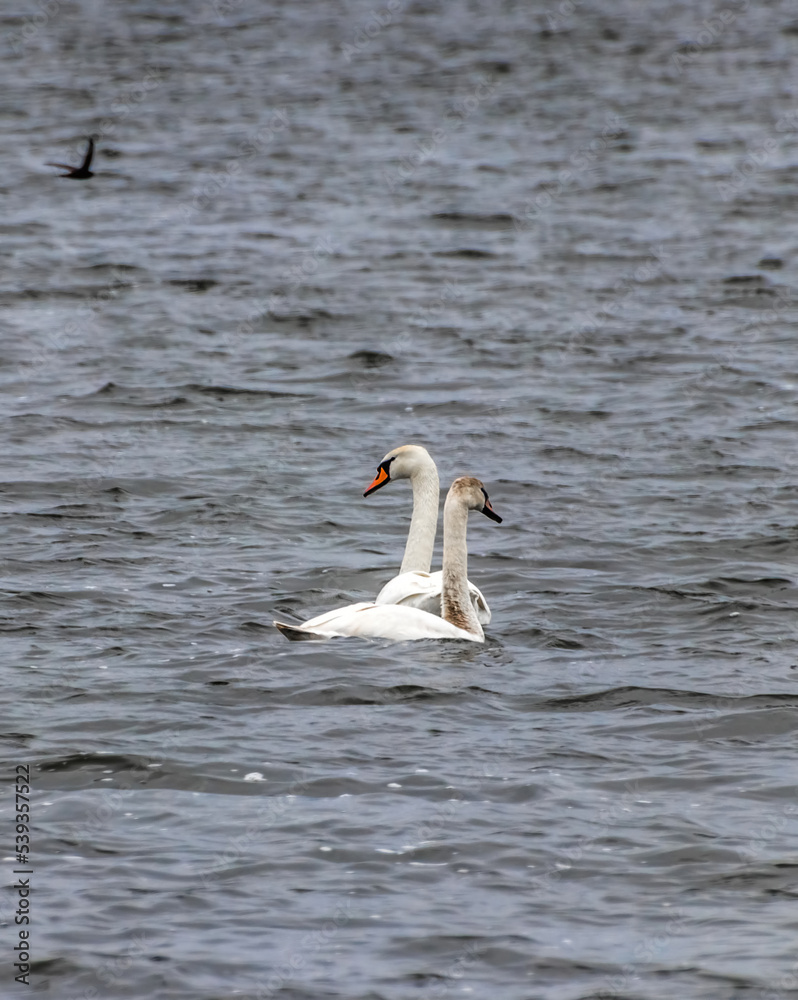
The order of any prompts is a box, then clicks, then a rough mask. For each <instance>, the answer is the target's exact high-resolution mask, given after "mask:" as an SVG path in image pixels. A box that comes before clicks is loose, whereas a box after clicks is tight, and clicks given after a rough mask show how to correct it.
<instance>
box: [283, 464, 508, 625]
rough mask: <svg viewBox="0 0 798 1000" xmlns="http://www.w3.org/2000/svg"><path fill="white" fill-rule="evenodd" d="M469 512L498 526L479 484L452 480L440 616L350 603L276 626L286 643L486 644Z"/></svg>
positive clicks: (446, 508)
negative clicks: (472, 592) (471, 582)
mask: <svg viewBox="0 0 798 1000" xmlns="http://www.w3.org/2000/svg"><path fill="white" fill-rule="evenodd" d="M469 510H479V511H482V513H483V514H486V515H487V516H488V517H489V518H491V519H492V520H494V521H499V522H501V518H500V517H499V515H498V514H497V513H496V512H495V511H494V510H493V508H492V507H491V505H490V500H489V499H488V494H487V493H486V491H485V487H484V486H483V485H482V483H481V482H480V481H479V480H478V479H473V478H472V477H471V476H462V477H461V478H460V479H455V481H454V482H453V483H452V485H451V488H450V490H449V493H448V494H447V496H446V504H445V505H444V508H443V596H442V605H443V617H441V618H439V617H438V616H437V615H432V614H430V613H429V611H422V610H421V609H420V608H410V607H407V606H406V605H403V604H369V603H367V602H366V603H362V602H361V603H360V604H350V605H348V606H347V607H345V608H336V610H335V611H328V612H327V613H326V614H323V615H319V616H318V617H316V618H311V619H310V620H309V621H306V622H304V623H303V624H302V625H286V624H285V623H283V622H277V621H276V622H275V623H274V624H275V626H276V627H277V628H278V629H279V630H280V631H281V632H282V633H283V635H284V636H286V638H288V639H332V638H333V637H335V636H342V635H356V636H361V637H363V638H367V639H395V640H397V641H401V640H406V639H469V640H470V641H471V642H484V641H485V633H484V632H483V631H482V626H481V625H480V623H479V619H478V618H477V616H476V612H475V611H474V606H473V605H472V603H471V599H470V596H469V592H468V577H467V563H468V551H467V549H466V525H467V523H468V512H469Z"/></svg>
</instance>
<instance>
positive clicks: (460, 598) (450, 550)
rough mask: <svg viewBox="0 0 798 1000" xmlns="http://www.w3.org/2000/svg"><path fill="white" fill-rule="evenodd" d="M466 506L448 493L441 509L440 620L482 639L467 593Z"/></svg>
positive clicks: (482, 635) (480, 627)
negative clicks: (444, 620) (442, 619)
mask: <svg viewBox="0 0 798 1000" xmlns="http://www.w3.org/2000/svg"><path fill="white" fill-rule="evenodd" d="M467 525H468V507H467V506H466V505H465V504H464V503H463V502H462V500H461V499H460V498H459V497H457V496H456V495H452V494H451V493H450V494H449V496H447V498H446V503H445V504H444V507H443V584H442V592H441V609H442V615H441V617H442V618H445V619H446V621H447V622H451V624H452V625H456V626H457V627H458V628H462V629H465V631H466V632H472V633H473V634H474V635H478V636H479V637H480V639H483V638H484V637H485V633H484V632H483V631H482V626H481V625H480V623H479V619H478V618H477V615H476V612H475V611H474V606H473V604H472V603H471V597H470V595H469V592H468V549H467V546H466V527H467Z"/></svg>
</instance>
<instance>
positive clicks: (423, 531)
mask: <svg viewBox="0 0 798 1000" xmlns="http://www.w3.org/2000/svg"><path fill="white" fill-rule="evenodd" d="M394 479H409V480H410V484H411V486H412V487H413V517H412V518H411V520H410V531H409V532H408V534H407V544H406V545H405V554H404V558H403V559H402V565H401V568H400V569H399V575H398V576H395V577H394V578H393V580H389V581H388V582H387V583H386V584H385V586H384V587H383V588H382V590H381V591H380V592H379V594H377V596H376V598H375V603H376V604H402V605H404V606H405V607H409V608H421V609H422V610H423V611H429V612H430V614H433V615H439V614H440V613H441V588H442V585H443V574H442V573H441V572H440V571H438V572H437V573H430V565H431V563H432V549H433V546H434V545H435V532H436V531H437V528H438V504H439V502H440V495H441V488H440V483H439V482H438V470H437V468H436V467H435V463H434V462H433V460H432V456H431V455H430V453H429V452H428V451H427V449H426V448H422V447H421V445H419V444H404V445H402V446H401V448H394V450H393V451H389V452H388V454H387V455H386V456H385V458H383V460H382V461H381V462H380V464H379V466H378V467H377V475H376V477H375V478H374V482H373V483H371V485H370V486H369V487H368V489H367V490H366V492H365V493H364V494H363V496H365V497H367V496H370V495H371V494H372V493H374V492H375V491H376V490H378V489H380V487H382V486H385V484H386V483H390V482H392V481H393V480H394ZM468 590H469V594H470V598H471V603H472V604H473V605H474V610H475V611H476V614H477V618H478V619H479V621H480V623H481V624H482V625H488V624H489V623H490V608H489V607H488V602H487V601H486V600H485V598H484V597H483V596H482V591H481V590H480V589H479V588H478V587H475V586H474V584H473V583H471V581H469V583H468Z"/></svg>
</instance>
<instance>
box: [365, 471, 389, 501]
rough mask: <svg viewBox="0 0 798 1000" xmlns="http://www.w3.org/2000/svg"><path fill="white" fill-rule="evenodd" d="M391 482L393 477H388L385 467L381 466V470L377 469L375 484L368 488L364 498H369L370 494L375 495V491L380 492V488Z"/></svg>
mask: <svg viewBox="0 0 798 1000" xmlns="http://www.w3.org/2000/svg"><path fill="white" fill-rule="evenodd" d="M390 481H391V477H390V476H389V475H388V470H387V469H386V468H385V466H383V465H381V466H380V467H379V469H377V476H376V478H375V479H374V482H373V483H372V484H371V485H370V486H369V487H368V488H367V490H366V491H365V493H364V494H363V496H364V497H367V496H368V495H369V494H370V493H374V491H375V490H378V489H379V488H380V486H384V485H385V484H386V483H389V482H390Z"/></svg>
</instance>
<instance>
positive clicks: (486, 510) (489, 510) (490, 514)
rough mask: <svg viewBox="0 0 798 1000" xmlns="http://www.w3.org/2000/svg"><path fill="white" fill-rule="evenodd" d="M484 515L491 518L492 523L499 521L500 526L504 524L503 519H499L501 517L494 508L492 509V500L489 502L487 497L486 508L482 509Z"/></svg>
mask: <svg viewBox="0 0 798 1000" xmlns="http://www.w3.org/2000/svg"><path fill="white" fill-rule="evenodd" d="M482 513H483V514H484V515H485V517H489V518H490V519H491V521H498V522H499V524H501V523H502V519H501V518H500V517H499V515H498V514H497V513H496V511H495V510H494V509H493V507H491V505H490V500H488V498H487V497H485V506H484V507H483V508H482Z"/></svg>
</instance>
